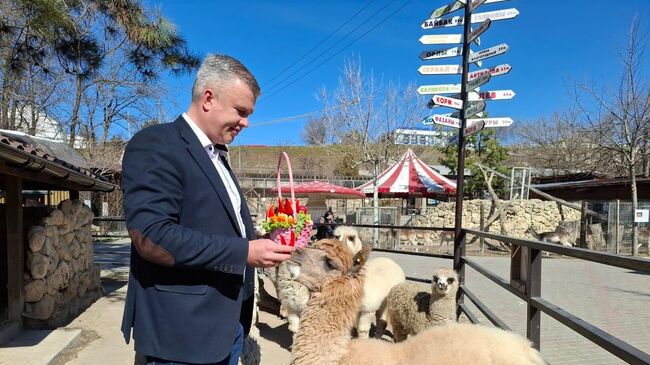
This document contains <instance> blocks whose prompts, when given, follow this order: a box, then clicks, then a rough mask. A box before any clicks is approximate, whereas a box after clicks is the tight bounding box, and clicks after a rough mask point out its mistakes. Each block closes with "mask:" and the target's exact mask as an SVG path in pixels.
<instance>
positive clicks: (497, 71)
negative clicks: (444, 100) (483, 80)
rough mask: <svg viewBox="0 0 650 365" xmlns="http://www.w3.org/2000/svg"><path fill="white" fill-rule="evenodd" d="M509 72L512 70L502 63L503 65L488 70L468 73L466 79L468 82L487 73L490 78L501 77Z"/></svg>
mask: <svg viewBox="0 0 650 365" xmlns="http://www.w3.org/2000/svg"><path fill="white" fill-rule="evenodd" d="M510 70H512V67H510V65H509V64H507V63H504V64H503V65H499V66H494V67H490V68H484V69H481V70H477V71H474V72H470V73H468V74H467V79H468V80H472V79H475V78H477V77H479V76H481V75H483V74H484V73H489V74H490V75H492V77H494V76H501V75H505V74H507V73H508V72H510Z"/></svg>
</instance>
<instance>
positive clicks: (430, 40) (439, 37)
mask: <svg viewBox="0 0 650 365" xmlns="http://www.w3.org/2000/svg"><path fill="white" fill-rule="evenodd" d="M460 37H461V35H460V34H429V35H423V36H422V37H420V43H422V44H453V43H460Z"/></svg>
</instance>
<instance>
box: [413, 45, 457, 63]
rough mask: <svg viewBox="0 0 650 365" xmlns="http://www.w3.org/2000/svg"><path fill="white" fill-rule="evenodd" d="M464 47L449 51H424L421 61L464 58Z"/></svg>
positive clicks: (421, 54)
mask: <svg viewBox="0 0 650 365" xmlns="http://www.w3.org/2000/svg"><path fill="white" fill-rule="evenodd" d="M462 54H463V47H454V48H449V49H435V50H431V51H424V52H422V53H420V59H421V60H423V61H426V60H434V59H437V58H447V57H456V56H462Z"/></svg>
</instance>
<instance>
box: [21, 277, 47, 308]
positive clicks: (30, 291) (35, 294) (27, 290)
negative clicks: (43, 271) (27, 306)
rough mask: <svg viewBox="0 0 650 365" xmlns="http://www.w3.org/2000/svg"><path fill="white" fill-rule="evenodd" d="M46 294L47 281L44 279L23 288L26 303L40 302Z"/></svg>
mask: <svg viewBox="0 0 650 365" xmlns="http://www.w3.org/2000/svg"><path fill="white" fill-rule="evenodd" d="M46 292H47V290H46V286H45V280H43V279H38V280H34V281H30V282H28V283H26V284H25V286H24V287H23V296H24V298H25V302H38V301H39V300H41V298H43V295H45V293H46Z"/></svg>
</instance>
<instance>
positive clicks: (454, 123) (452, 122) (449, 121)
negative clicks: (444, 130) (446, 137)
mask: <svg viewBox="0 0 650 365" xmlns="http://www.w3.org/2000/svg"><path fill="white" fill-rule="evenodd" d="M429 118H431V121H433V123H435V124H440V125H446V126H448V127H454V128H460V119H458V118H453V117H449V116H446V115H440V114H434V115H432V116H430V117H429ZM427 119H428V118H427Z"/></svg>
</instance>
